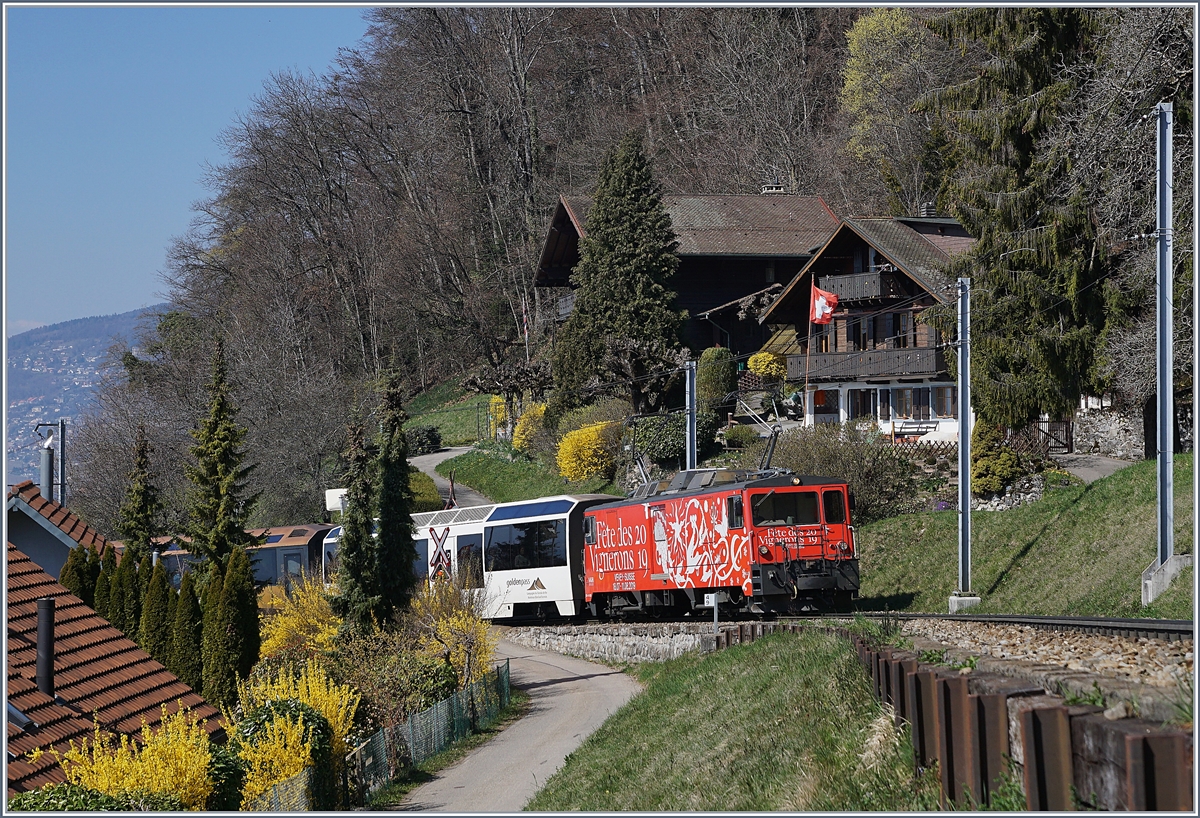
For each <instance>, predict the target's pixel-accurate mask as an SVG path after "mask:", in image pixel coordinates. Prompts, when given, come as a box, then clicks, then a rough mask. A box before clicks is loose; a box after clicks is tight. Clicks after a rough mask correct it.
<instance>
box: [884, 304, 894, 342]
mask: <svg viewBox="0 0 1200 818" xmlns="http://www.w3.org/2000/svg"><path fill="white" fill-rule="evenodd" d="M895 334H896V314H895V313H893V312H889V313H888V314H887V315H886V316H885V317H884V324H883V337H884V339H885V341H884V343H885V345H886V346H887V348H888V349H895V348H896V339H895V338H893V337H892V336H893V335H895Z"/></svg>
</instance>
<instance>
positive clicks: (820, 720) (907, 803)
mask: <svg viewBox="0 0 1200 818" xmlns="http://www.w3.org/2000/svg"><path fill="white" fill-rule="evenodd" d="M637 673H638V674H639V675H640V676H641V677H642V679H643V681H644V682H645V683H646V689H645V690H644V691H643V692H642V693H640V694H639V695H638V696H636V697H634V699H633V700H631V701H630V702H629V703H628V704H626V705H625V706H624V707H623V708H621V710H619V711H618V712H617V713H616V714H614V715H613V716H612V717H610V718H609V719H608V721H606V722H605V723H604V725H603V726H602V727H601V728H600V729H599V730H597V731H596V732H595V733H593V734H592V735H591V736H589V737H588V739H587V740H586V741H585V742H584V743H583V744H582V745H580V747H579V748H578V749H576V750H575V752H573V753H571V755H569V756H568V757H567V761H566V763H565V764H564V765H563V767H562V769H560V770H559V771H558V772H557V773H555V774H554V775H553V776H551V777H550V779H549V780H548V781H547V783H546V786H545V787H543V788H542V789H541V791H539V792H538V794H537V795H536V796H534V798H533V799H532V800H531V801H530V803H529V804H528V805H527V806H526V809H527V810H606V811H607V810H644V811H675V810H757V811H767V810H837V811H844V810H849V811H854V810H911V809H936V808H937V800H936V792H937V790H936V787H937V782H936V781H934V780H930V779H932V778H933V776H926V779H924V780H920V781H917V780H914V779H913V777H912V770H913V762H912V750H911V744H910V743H909V742H908V740H907V739H906V737H905V736H904V735H902V734H899V733H897V732H896V731H895V728H894V727H893V726H892V721H891V718H890V716H887V715H884V711H883V709H882V706H881V705H880V704H879V702H878V701H876V700H875V699H874V697H873V696H872V695H871V691H870V679H869V677H868V675H867V674H866V673H865V672H864V670H863V668H862V666H861V665H860V664H859V663H858V660H857V657H856V656H854V654H853V653H851V651H850V649H849V646H848V644H847V643H846V642H845V640H841V639H837V638H835V637H832V636H829V635H826V634H824V633H819V632H816V631H814V632H812V633H809V634H804V635H802V636H793V635H784V634H779V635H776V636H772V637H768V638H766V639H762V640H759V641H757V642H754V643H752V644H749V645H742V646H738V647H734V648H731V649H729V650H725V651H721V652H720V653H717V654H709V655H706V656H700V655H698V654H689V655H687V656H684V657H681V658H679V659H676V660H673V661H671V662H665V663H662V664H653V665H646V666H643V667H640V668H638V669H637Z"/></svg>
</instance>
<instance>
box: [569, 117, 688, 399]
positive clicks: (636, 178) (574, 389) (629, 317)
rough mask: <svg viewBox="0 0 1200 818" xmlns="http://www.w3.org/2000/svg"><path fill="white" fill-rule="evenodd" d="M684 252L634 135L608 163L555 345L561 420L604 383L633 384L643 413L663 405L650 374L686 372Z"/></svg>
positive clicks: (660, 390) (632, 390) (602, 172)
mask: <svg viewBox="0 0 1200 818" xmlns="http://www.w3.org/2000/svg"><path fill="white" fill-rule="evenodd" d="M677 246H678V243H677V242H676V240H675V232H674V230H672V228H671V217H670V216H669V215H668V214H667V210H666V208H665V207H664V206H663V203H662V193H661V188H660V186H659V185H658V183H657V182H656V181H655V180H654V177H653V174H652V173H651V170H650V161H649V159H647V157H646V155H645V153H644V152H643V150H642V140H641V137H640V136H638V135H637V134H636V133H630V134H628V135H627V136H625V138H623V139H622V140H621V141H620V143H619V144H618V145H617V146H616V147H615V148H614V149H613V150H611V151H609V153H608V154H607V155H606V156H605V157H604V160H603V161H602V163H601V165H600V176H599V180H598V183H597V188H596V194H595V200H594V202H593V204H592V210H591V212H590V213H589V214H588V219H587V226H586V235H584V236H583V237H582V238H581V239H580V242H579V263H578V264H577V265H576V267H575V270H574V272H572V274H571V283H572V285H573V286H574V287H575V308H574V311H573V312H572V313H571V315H570V317H569V318H568V319H567V321H566V323H565V324H564V325H563V327H562V329H561V331H560V332H559V335H558V338H557V339H556V340H555V349H554V365H553V371H554V383H555V392H554V394H553V395H552V396H551V402H550V406H549V407H548V409H547V413H548V414H549V415H550V416H551V417H552V418H553V420H552V422H555V423H556V422H557V418H558V417H560V416H561V412H562V411H563V410H564V409H565V408H569V406H570V405H572V404H573V403H575V402H577V400H578V394H579V390H581V389H583V388H584V387H587V386H588V385H589V383H594V382H595V381H597V380H600V381H605V382H607V381H614V380H616V381H622V382H626V383H628V384H629V386H628V388H629V400H630V404H631V405H632V406H633V410H634V412H635V413H641V412H645V411H651V410H654V409H657V408H658V407H659V404H661V402H662V399H663V392H664V390H665V385H664V382H663V380H661V379H655V378H650V377H648V376H650V375H651V374H652V373H654V372H656V371H659V370H662V369H664V368H665V369H675V368H676V364H677V360H676V358H677V353H678V349H679V330H680V327H681V325H682V323H683V319H684V318H685V316H686V314H685V313H682V312H680V311H678V310H676V309H675V308H674V306H673V301H674V298H675V293H674V292H672V291H671V290H669V289H667V286H666V282H667V280H668V279H670V278H671V276H672V275H674V273H675V271H676V269H677V268H678V267H679V256H678V255H676V252H675V250H676V247H677Z"/></svg>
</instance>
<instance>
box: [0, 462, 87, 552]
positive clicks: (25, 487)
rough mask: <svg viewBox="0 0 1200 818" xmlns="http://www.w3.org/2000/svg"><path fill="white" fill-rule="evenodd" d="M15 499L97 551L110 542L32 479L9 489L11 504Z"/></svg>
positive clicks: (82, 543) (81, 543) (75, 539)
mask: <svg viewBox="0 0 1200 818" xmlns="http://www.w3.org/2000/svg"><path fill="white" fill-rule="evenodd" d="M14 500H16V501H17V502H20V503H24V504H25V505H26V506H28V507H29V508H30V509H31V510H32V511H33V512H35V513H37V514H40V515H42V516H43V517H45V518H46V519H47V520H49V521H50V523H51V524H53V525H54V526H56V527H57V528H58V529H59V530H60V531H62V532H63V533H64V534H66V535H67V536H68V537H70V538H71V539H72V540H74V541H75V542H77V543H79V544H80V545H87V546H91V547H92V548H94V549H96V552H97V553H99V554H101V555H103V554H104V548H105V545H106V544H107V542H108V541H107V540H105V538H104V536H103V535H102V534H100V532H98V531H96V529H94V528H92V527H91V526H90V525H88V524H87V523H85V522H84V521H83V520H81V519H79V518H78V517H76V516H75V515H74V514H72V513H71V512H70V510H69V509H67V507H66V506H64V505H61V504H59V503H56V502H54V501H53V500H50V499H47V498H45V497H43V496H42V492H41V490H40V489H38V486H37V484H36V483H34V482H33V481H32V480H26V481H24V482H22V483H17V485H15V486H13V487H12V488H11V489H9V491H8V502H9V504H11V503H12V502H13V501H14Z"/></svg>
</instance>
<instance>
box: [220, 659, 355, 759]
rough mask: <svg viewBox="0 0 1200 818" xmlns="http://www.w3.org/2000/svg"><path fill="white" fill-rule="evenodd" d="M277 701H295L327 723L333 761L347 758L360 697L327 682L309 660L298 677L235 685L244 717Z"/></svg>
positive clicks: (251, 680) (275, 677) (281, 676)
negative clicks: (331, 736) (317, 714)
mask: <svg viewBox="0 0 1200 818" xmlns="http://www.w3.org/2000/svg"><path fill="white" fill-rule="evenodd" d="M278 699H296V700H298V701H301V702H303V703H304V704H307V705H308V706H309V707H311V708H312V709H313V710H316V711H317V712H318V713H320V714H321V715H322V716H324V717H325V718H326V719H327V720H328V721H329V726H330V728H331V729H332V730H333V757H334V759H335V760H336V759H342V758H345V757H346V752H347V751H348V749H349V748H348V747H347V738H348V737H349V735H350V731H351V730H352V729H354V713H355V711H356V710H357V709H358V702H359V695H358V693H356V692H355V691H354V690H353V689H351V687H350V686H349V685H340V684H338V683H337V682H335V681H333V680H332V679H330V678H329V676H328V675H327V674H326V673H325V671H324V670H322V669H321V666H320V664H318V663H317V660H316V659H315V658H310V659H309V660H308V661H307V662H306V663H305V665H304V667H303V668H301V669H300V671H299V672H298V673H295V672H288V671H287V670H283V671H280V672H279V673H276V674H274V675H270V676H257V675H251V677H250V678H249V679H247V680H246V681H244V682H239V683H238V705H239V706H240V707H241V710H242V712H243V713H249V712H250V711H251V710H253V709H254V708H255V707H258V706H259V705H262V704H265V703H267V702H269V701H275V700H278Z"/></svg>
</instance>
